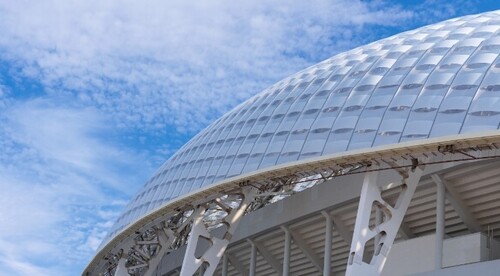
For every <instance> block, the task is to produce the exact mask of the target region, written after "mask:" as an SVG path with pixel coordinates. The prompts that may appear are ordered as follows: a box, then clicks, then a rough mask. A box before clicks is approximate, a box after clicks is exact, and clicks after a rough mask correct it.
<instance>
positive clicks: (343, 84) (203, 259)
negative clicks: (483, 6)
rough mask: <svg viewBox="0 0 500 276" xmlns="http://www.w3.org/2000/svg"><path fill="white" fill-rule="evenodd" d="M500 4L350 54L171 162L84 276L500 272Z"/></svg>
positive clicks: (215, 126)
mask: <svg viewBox="0 0 500 276" xmlns="http://www.w3.org/2000/svg"><path fill="white" fill-rule="evenodd" d="M499 54H500V11H494V12H487V13H482V14H478V15H471V16H465V17H460V18H456V19H451V20H447V21H444V22H441V23H437V24H433V25H429V26H425V27H422V28H419V29H416V30H412V31H408V32H404V33H401V34H398V35H395V36H392V37H389V38H386V39H382V40H379V41H376V42H373V43H371V44H368V45H365V46H362V47H359V48H356V49H353V50H350V51H347V52H344V53H341V54H338V55H335V56H333V57H332V58H329V59H327V60H325V61H323V62H320V63H318V64H316V65H314V66H311V67H309V68H307V69H305V70H303V71H300V72H298V73H296V74H294V75H292V76H290V77H288V78H286V79H284V80H282V81H280V82H278V83H276V84H274V85H273V86H271V87H269V88H267V89H265V90H264V91H262V92H261V93H259V94H257V95H255V96H254V97H252V98H250V99H249V100H247V101H245V102H244V103H242V104H240V105H239V106H237V107H236V108H234V109H233V110H232V111H230V112H228V113H227V114H225V115H224V116H222V117H221V118H219V119H218V120H216V121H215V122H214V123H212V124H211V125H210V126H208V127H207V128H206V129H204V130H203V131H201V132H200V133H199V134H198V135H196V136H195V137H194V138H193V139H191V140H190V141H189V142H188V143H186V144H185V145H184V146H183V147H182V148H181V149H180V150H179V151H178V152H177V153H176V154H174V155H173V156H172V157H171V158H170V159H169V160H168V161H166V162H165V163H164V164H163V165H162V166H161V167H160V168H159V169H158V170H157V172H156V173H155V174H154V175H153V176H152V177H151V178H150V179H149V181H147V182H146V183H145V184H144V186H143V187H142V188H141V189H140V190H139V192H138V193H137V194H136V196H135V197H134V198H133V199H132V200H131V201H130V203H129V204H128V205H127V207H126V208H125V210H124V211H123V213H122V214H121V216H120V217H119V218H118V219H117V221H116V223H115V225H114V226H113V227H112V229H111V230H110V232H109V233H108V235H107V237H106V238H105V239H104V241H103V242H102V244H101V245H100V247H99V248H98V250H97V252H96V254H95V256H94V257H93V259H92V260H91V261H90V263H89V264H88V266H87V267H86V269H85V271H84V272H83V275H120V276H121V275H224V276H225V275H250V276H253V275H470V274H472V273H478V274H480V275H494V274H495V272H496V271H497V270H498V268H499V267H500V169H499V167H500V150H499V147H500V130H499V128H500V58H499Z"/></svg>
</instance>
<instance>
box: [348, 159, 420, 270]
mask: <svg viewBox="0 0 500 276" xmlns="http://www.w3.org/2000/svg"><path fill="white" fill-rule="evenodd" d="M412 163H413V164H414V165H413V166H412V167H411V168H408V169H406V170H400V174H401V176H402V178H403V179H402V183H401V184H400V186H399V187H400V189H399V195H398V197H397V200H396V202H395V203H393V204H391V203H390V202H388V201H386V200H385V199H384V198H383V197H382V189H381V187H380V186H379V185H378V183H377V177H378V174H379V172H378V171H376V170H375V171H371V172H368V173H366V174H365V178H364V181H363V187H362V189H361V196H360V200H359V206H358V213H357V215H356V222H355V224H354V233H353V237H352V242H351V251H350V253H349V260H348V263H347V271H346V275H380V273H381V272H382V269H383V268H384V264H385V261H386V259H387V255H388V254H389V250H390V249H391V246H392V244H393V243H394V240H395V239H396V235H397V233H398V231H399V228H400V226H401V222H402V221H403V217H404V216H405V213H406V210H407V209H408V206H409V205H410V202H411V199H412V197H413V194H414V193H415V190H416V189H417V185H418V182H419V181H420V177H421V176H422V174H423V171H424V167H425V166H424V165H422V166H418V163H419V161H418V160H417V159H414V160H412ZM424 163H426V162H424ZM384 184H385V183H384ZM372 211H373V212H375V214H376V215H375V217H376V218H375V224H374V225H370V219H371V217H372ZM372 241H373V244H374V251H373V254H372V255H371V256H369V255H368V254H367V253H368V252H367V251H368V248H367V247H368V243H371V242H372Z"/></svg>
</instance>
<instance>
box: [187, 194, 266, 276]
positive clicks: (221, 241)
mask: <svg viewBox="0 0 500 276" xmlns="http://www.w3.org/2000/svg"><path fill="white" fill-rule="evenodd" d="M256 196H257V189H255V188H253V187H244V188H242V191H241V197H242V198H241V201H240V202H239V205H238V206H236V207H231V206H229V205H226V204H225V203H224V202H222V201H220V200H219V201H217V205H219V206H220V207H221V208H222V209H223V210H224V211H225V212H227V216H226V217H225V218H223V219H222V221H221V224H223V226H224V227H225V233H224V234H223V235H222V237H221V238H219V237H215V236H214V235H213V233H211V231H210V230H209V229H208V228H207V225H205V223H204V221H203V219H204V215H205V212H206V211H207V210H208V208H209V205H207V204H205V205H201V206H199V207H198V209H197V211H198V213H197V215H196V217H195V218H194V220H193V226H192V228H191V234H190V236H189V239H188V242H187V248H186V253H185V255H184V260H183V262H182V269H181V274H180V275H181V276H192V275H193V274H194V273H195V272H196V271H197V270H198V269H204V273H203V275H213V274H214V272H215V270H216V268H217V265H218V263H219V261H220V259H221V258H222V256H223V254H224V252H225V250H226V247H227V245H228V244H229V241H230V240H231V238H232V236H233V234H234V232H235V230H236V228H237V226H238V223H239V222H240V220H241V218H242V217H243V215H244V214H245V210H246V209H247V207H248V206H249V204H250V203H251V202H252V201H253V200H254V198H255V197H256ZM202 239H204V240H206V241H208V243H209V248H208V249H207V250H206V251H205V252H204V253H203V254H202V255H201V256H199V257H197V256H196V255H195V253H196V249H197V247H198V243H199V242H200V241H201V240H202ZM202 265H203V267H202Z"/></svg>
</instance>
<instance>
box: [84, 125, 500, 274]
mask: <svg viewBox="0 0 500 276" xmlns="http://www.w3.org/2000/svg"><path fill="white" fill-rule="evenodd" d="M499 141H500V137H499V135H498V134H497V133H495V134H494V135H492V136H487V135H484V134H483V135H482V136H473V137H466V136H465V137H460V138H457V139H455V140H453V139H448V140H445V141H442V140H437V141H432V140H431V141H425V142H422V143H421V144H418V143H413V144H411V145H404V144H402V145H398V147H392V148H384V147H382V148H377V149H371V150H369V151H364V152H359V153H358V152H353V153H352V154H351V155H343V156H333V157H322V158H319V159H316V160H311V161H309V162H300V163H297V164H295V163H292V164H291V165H288V166H282V167H277V168H273V169H272V170H268V171H259V172H257V173H255V174H253V175H251V176H242V177H239V178H238V180H237V181H235V180H232V179H230V180H227V181H226V182H225V183H222V184H217V185H214V186H212V187H208V188H207V189H205V190H204V191H201V192H199V193H195V194H193V195H187V196H186V197H184V198H180V199H178V200H175V201H173V202H172V203H171V204H170V205H169V206H167V208H162V209H160V210H158V211H155V212H153V213H152V214H149V215H146V216H144V217H143V218H142V219H141V220H140V221H138V222H136V223H134V224H133V225H131V227H129V228H128V229H127V231H124V232H122V233H121V234H119V235H118V236H117V238H115V239H114V241H113V242H110V243H109V244H108V245H107V246H106V247H105V248H104V249H102V250H101V253H103V252H107V254H105V255H101V256H102V257H101V258H102V259H100V260H99V259H97V260H98V261H99V263H98V264H96V263H91V265H89V268H88V269H87V273H86V275H109V276H112V275H120V276H122V275H134V276H135V275H152V274H153V273H154V272H155V270H156V267H157V266H158V264H159V262H160V261H161V258H163V257H164V256H165V255H168V254H169V253H170V252H172V251H173V250H176V249H178V248H179V247H181V246H184V245H186V244H187V248H188V250H187V251H186V258H185V259H184V261H185V264H186V265H184V268H183V272H181V273H182V275H192V273H191V272H193V273H194V272H196V271H198V272H199V273H200V270H201V273H203V274H204V275H211V272H213V270H214V269H215V268H216V266H217V264H218V263H219V261H220V259H221V258H222V256H223V253H224V249H225V248H226V246H227V244H228V243H229V241H230V239H231V236H232V234H233V233H234V230H235V229H236V226H237V224H238V222H239V220H240V219H241V217H242V215H244V214H245V213H248V212H252V211H253V210H256V209H259V208H261V207H263V206H265V205H267V204H270V203H273V202H276V201H278V200H281V199H283V198H285V197H287V196H289V195H291V194H293V193H296V192H300V191H301V190H303V189H306V188H308V187H311V186H313V185H316V184H318V183H321V182H323V181H326V180H329V179H331V178H334V177H339V176H342V175H348V174H358V173H365V174H366V177H365V183H364V186H363V192H362V196H361V198H362V200H361V203H362V205H363V207H361V205H360V211H359V212H360V213H359V216H358V219H359V222H358V221H356V229H355V232H354V236H353V243H352V245H353V247H352V249H351V256H350V258H349V265H348V273H349V274H350V275H353V273H354V272H351V271H365V270H364V269H365V267H367V266H366V263H367V262H363V257H362V256H363V253H364V252H365V251H364V250H365V249H366V244H367V241H369V240H371V239H372V238H375V237H377V243H376V244H377V246H376V248H375V250H374V252H375V253H374V256H373V258H372V260H371V261H370V262H369V263H373V264H375V265H373V267H376V268H375V269H374V268H370V269H369V271H376V272H378V271H380V270H381V269H382V267H383V263H384V258H385V256H386V255H387V252H388V250H389V248H390V246H391V245H392V243H393V241H394V238H395V236H396V234H397V231H398V229H399V226H400V225H401V223H402V219H403V216H404V214H405V211H406V208H407V207H408V204H409V202H410V200H411V195H412V193H413V191H414V189H415V185H416V183H418V179H419V177H420V175H421V173H422V168H423V166H425V164H436V163H446V162H454V161H464V160H477V159H484V158H496V157H499V156H500V153H499V146H498V143H499ZM380 170H397V171H398V172H400V174H401V176H402V178H403V179H404V180H405V181H404V184H402V185H401V188H402V192H401V194H400V196H399V199H398V201H397V203H396V204H395V205H391V204H390V203H388V202H386V201H384V200H383V199H382V197H381V195H380V189H379V188H377V187H376V186H375V185H373V184H370V183H373V182H374V180H375V179H376V175H377V171H380ZM374 206H375V207H374ZM373 208H375V210H376V209H379V210H380V211H381V214H382V216H381V220H380V222H381V223H380V224H378V225H377V226H375V227H374V228H372V229H370V227H369V226H368V224H367V223H369V218H367V215H369V214H370V212H371V211H372V209H373ZM465 215H466V214H465ZM331 219H332V223H333V226H334V227H335V228H336V230H338V231H339V233H341V234H342V238H343V239H344V240H346V241H348V240H350V238H351V237H350V233H349V232H348V231H347V230H345V229H342V225H341V224H339V222H338V219H336V218H335V217H331ZM139 225H141V226H139ZM138 226H139V227H138ZM221 226H224V228H225V231H224V232H223V233H222V234H220V235H219V234H217V233H218V232H216V231H220V230H217V229H219V228H221ZM358 228H359V229H358ZM363 228H364V229H365V230H366V229H367V232H366V231H363ZM403 228H404V227H403ZM131 230H133V232H131ZM190 233H192V234H191V235H190ZM363 233H364V234H363ZM368 233H369V234H368ZM410 234H411V233H410ZM290 235H291V238H292V239H293V240H294V242H295V243H296V244H297V240H299V243H300V237H297V236H296V235H295V236H294V235H293V233H290ZM120 237H121V238H120ZM119 238H120V239H121V240H120V239H119ZM118 241H120V242H119V243H118ZM203 243H205V249H204V250H206V251H205V252H203V253H202V254H200V253H199V252H198V251H199V249H197V248H199V246H198V244H203ZM206 244H208V245H209V246H208V249H207V248H206ZM110 246H113V247H112V248H109V247H110ZM201 247H203V246H201ZM256 250H258V248H257V247H256ZM301 250H302V251H303V252H306V253H307V251H308V250H307V248H301ZM213 252H217V253H216V254H212V253H213ZM99 256H100V255H99V254H97V256H96V258H99ZM306 256H307V254H306ZM226 258H227V260H226V263H231V264H233V266H235V264H234V261H235V260H234V259H231V256H230V255H228V256H227V257H226ZM310 259H311V260H312V261H313V262H314V263H315V266H316V267H317V268H318V270H319V271H323V269H324V267H326V266H325V264H324V263H323V260H319V259H318V258H317V257H316V258H315V257H314V256H312V255H311V256H310ZM188 263H189V264H190V267H192V268H190V269H187V267H188V266H187V264H188ZM363 263H365V265H363ZM193 264H194V265H193ZM236 266H237V264H236ZM283 271H286V268H285V267H283ZM367 271H368V270H367Z"/></svg>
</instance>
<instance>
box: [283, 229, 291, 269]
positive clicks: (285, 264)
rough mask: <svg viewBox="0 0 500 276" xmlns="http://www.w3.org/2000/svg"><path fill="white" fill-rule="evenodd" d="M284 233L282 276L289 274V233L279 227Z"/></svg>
mask: <svg viewBox="0 0 500 276" xmlns="http://www.w3.org/2000/svg"><path fill="white" fill-rule="evenodd" d="M281 229H283V231H285V249H284V251H283V276H287V275H289V274H290V242H291V236H290V231H288V229H287V228H285V227H281Z"/></svg>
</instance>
